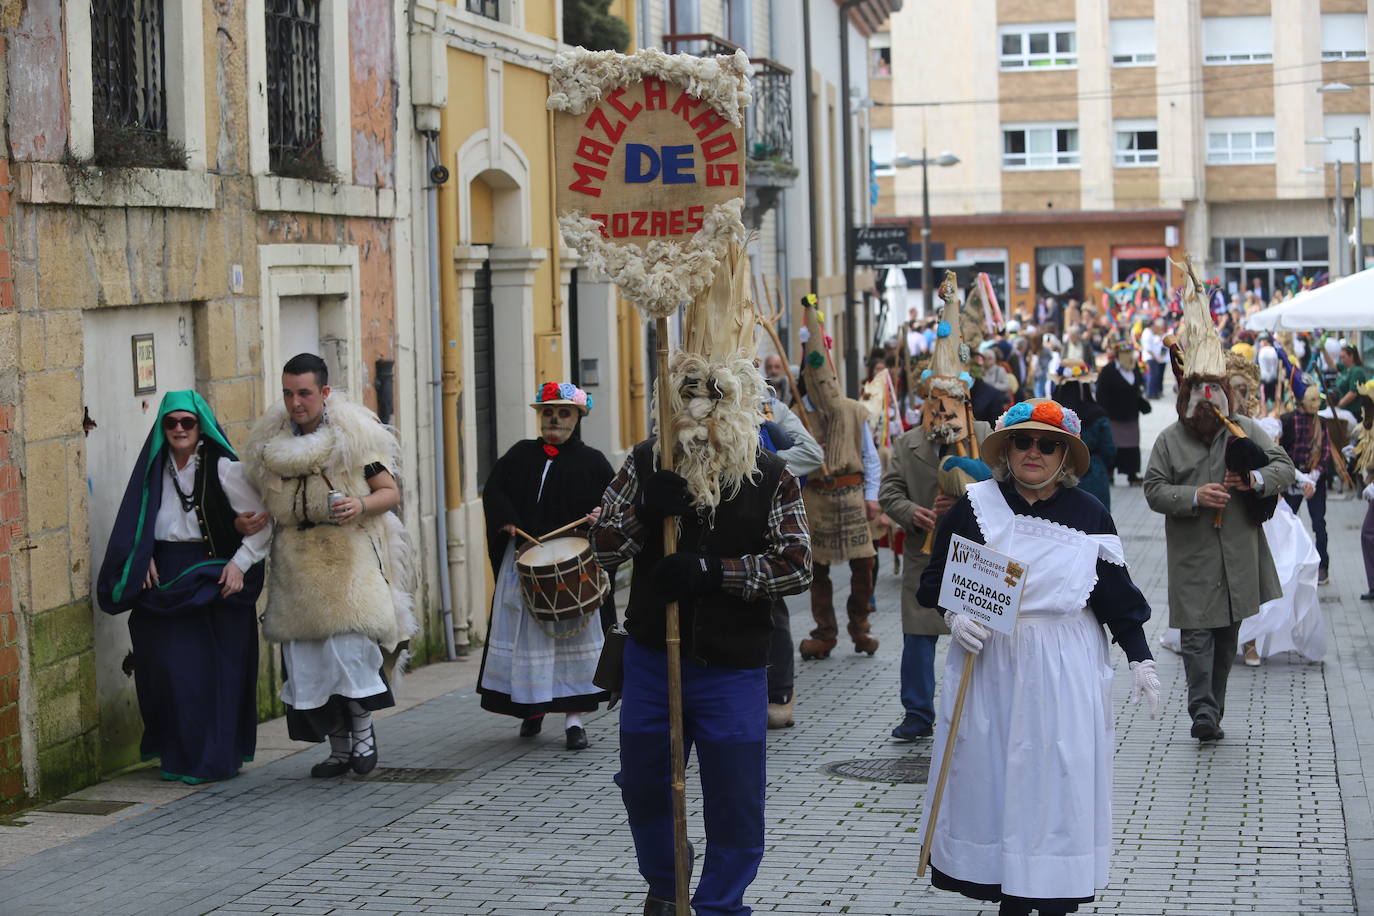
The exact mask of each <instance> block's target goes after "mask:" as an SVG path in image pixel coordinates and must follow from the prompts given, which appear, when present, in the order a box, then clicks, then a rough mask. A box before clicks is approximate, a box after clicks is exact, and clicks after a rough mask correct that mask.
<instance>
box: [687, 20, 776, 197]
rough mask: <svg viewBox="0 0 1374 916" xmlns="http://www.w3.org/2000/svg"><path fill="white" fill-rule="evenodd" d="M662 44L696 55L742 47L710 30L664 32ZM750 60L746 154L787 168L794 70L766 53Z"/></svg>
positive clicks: (711, 53) (724, 52)
mask: <svg viewBox="0 0 1374 916" xmlns="http://www.w3.org/2000/svg"><path fill="white" fill-rule="evenodd" d="M663 47H664V48H665V49H666V50H667V51H668V53H669V54H679V53H680V54H691V55H694V56H696V57H710V56H714V55H717V54H734V53H735V52H736V51H739V50H741V48H740V46H739V45H737V44H735V43H734V42H732V41H729V40H727V39H724V38H721V37H720V36H719V35H712V34H710V33H709V32H697V33H693V34H684V35H664V36H663ZM749 62H750V63H751V64H753V65H754V79H753V86H754V102H753V104H752V105H750V106H749V111H748V113H747V114H746V116H745V117H746V121H745V147H744V148H745V154H746V155H747V156H748V158H749V159H751V160H755V161H756V162H770V163H773V164H775V165H779V166H782V167H783V168H782V171H784V172H786V171H788V168H787V167H789V166H791V164H792V71H791V70H789V69H788V68H787V67H784V66H783V65H782V64H780V63H778V62H776V61H772V60H769V59H768V58H766V57H751V58H749ZM752 165H753V164H752V163H751V168H752Z"/></svg>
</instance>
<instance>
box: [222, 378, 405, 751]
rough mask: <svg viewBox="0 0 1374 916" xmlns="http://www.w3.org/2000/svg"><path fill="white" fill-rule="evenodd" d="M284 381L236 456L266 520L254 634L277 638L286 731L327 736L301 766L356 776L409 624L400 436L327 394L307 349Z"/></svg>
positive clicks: (388, 702) (389, 702) (389, 701)
mask: <svg viewBox="0 0 1374 916" xmlns="http://www.w3.org/2000/svg"><path fill="white" fill-rule="evenodd" d="M282 389H283V391H282V393H283V403H281V404H277V405H275V406H273V407H271V408H269V409H268V411H267V413H266V414H265V415H264V416H263V417H262V419H260V420H259V421H258V422H257V424H256V425H255V426H254V427H253V431H252V434H251V435H250V437H249V440H248V447H247V448H246V449H245V450H244V455H243V461H244V465H245V467H246V469H247V471H248V473H249V476H250V479H251V480H252V481H253V484H254V486H255V487H256V488H257V490H258V492H259V494H260V495H261V496H262V501H263V504H264V505H265V506H266V507H267V512H268V514H269V515H270V516H271V518H272V520H273V521H274V523H275V525H276V527H275V534H274V536H273V539H272V553H271V564H270V572H269V575H268V592H267V594H268V597H267V611H266V613H265V614H264V615H263V621H262V632H263V636H264V637H266V638H267V640H268V641H269V642H273V643H278V644H280V646H281V654H282V663H283V674H284V680H283V683H282V688H281V699H282V702H283V703H285V704H286V724H287V732H288V733H289V734H290V736H291V738H292V739H293V740H296V741H313V742H321V741H324V740H325V739H326V738H328V739H329V745H330V752H331V753H330V756H329V758H328V759H326V760H325V761H323V762H322V763H318V764H316V765H315V766H314V767H313V768H312V769H311V775H312V776H317V777H330V776H340V775H343V774H344V773H345V772H347V771H349V770H350V769H351V770H352V771H353V772H355V773H358V774H365V773H368V772H371V770H372V769H373V768H374V767H376V765H377V760H378V752H377V740H376V735H375V733H374V730H373V726H372V713H373V712H375V711H376V710H378V709H385V708H387V707H389V706H394V705H395V698H394V697H393V696H392V693H391V686H390V678H391V677H392V676H393V673H394V670H395V668H396V666H397V665H400V666H403V665H404V656H405V654H406V653H405V651H404V650H405V643H406V641H407V640H408V639H409V637H410V636H411V635H412V634H413V633H414V632H415V629H416V626H415V616H414V613H413V602H414V598H413V593H414V588H413V585H412V572H411V570H412V553H411V548H410V544H409V541H408V539H407V537H406V533H405V528H404V527H403V526H402V525H401V520H400V519H399V518H398V517H397V516H396V515H395V514H394V513H393V512H392V511H391V510H392V509H393V508H394V507H395V506H397V505H398V504H399V503H400V499H401V494H400V490H399V488H398V484H397V482H396V477H395V476H393V474H394V472H395V471H396V470H397V468H398V467H399V463H400V445H399V443H398V442H397V440H396V436H395V433H394V432H393V431H392V430H391V428H390V427H387V426H384V425H382V423H381V422H380V421H379V420H378V419H377V415H376V414H374V413H373V412H372V411H370V410H368V409H367V408H366V407H363V406H362V405H360V404H354V403H352V402H350V401H347V400H345V399H344V398H343V397H342V396H333V397H331V392H330V388H329V370H328V368H327V367H326V365H325V362H324V360H322V359H320V358H319V357H318V356H315V355H314V354H310V353H302V354H300V355H298V356H295V357H292V359H291V360H290V361H288V362H287V364H286V366H285V367H284V368H283V369H282ZM331 491H332V492H333V493H334V496H333V499H332V500H331ZM384 669H385V670H384Z"/></svg>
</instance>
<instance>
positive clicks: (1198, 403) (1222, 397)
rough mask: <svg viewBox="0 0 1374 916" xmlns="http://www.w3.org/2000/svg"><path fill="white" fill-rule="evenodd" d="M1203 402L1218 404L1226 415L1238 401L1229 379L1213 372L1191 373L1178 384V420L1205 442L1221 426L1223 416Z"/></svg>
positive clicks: (1209, 439) (1210, 439)
mask: <svg viewBox="0 0 1374 916" xmlns="http://www.w3.org/2000/svg"><path fill="white" fill-rule="evenodd" d="M1204 402H1206V403H1208V404H1213V405H1215V406H1216V407H1217V408H1218V409H1219V410H1220V411H1221V413H1222V415H1223V416H1227V417H1229V416H1230V415H1231V404H1233V403H1234V402H1235V398H1234V396H1232V394H1231V388H1230V385H1229V384H1228V383H1227V381H1226V379H1224V378H1221V377H1220V376H1212V375H1190V376H1187V377H1186V378H1184V379H1183V381H1182V382H1180V383H1179V386H1178V401H1177V402H1176V406H1177V408H1178V419H1179V422H1180V423H1182V424H1183V425H1184V426H1186V427H1187V428H1188V430H1189V431H1190V432H1191V433H1192V434H1193V435H1194V436H1197V437H1198V439H1200V440H1202V441H1203V442H1211V441H1212V439H1213V438H1214V437H1215V436H1216V434H1217V433H1218V432H1219V431H1220V430H1221V427H1222V423H1221V417H1219V416H1217V412H1216V411H1215V410H1212V409H1211V408H1210V407H1206V406H1204Z"/></svg>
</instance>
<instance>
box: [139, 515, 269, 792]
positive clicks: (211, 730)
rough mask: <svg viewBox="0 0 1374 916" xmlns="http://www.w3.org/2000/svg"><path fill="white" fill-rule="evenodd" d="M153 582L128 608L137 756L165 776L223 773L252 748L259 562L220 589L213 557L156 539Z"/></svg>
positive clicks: (201, 777)
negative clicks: (237, 582) (138, 725)
mask: <svg viewBox="0 0 1374 916" xmlns="http://www.w3.org/2000/svg"><path fill="white" fill-rule="evenodd" d="M154 557H155V559H156V561H157V569H158V578H159V579H160V580H161V585H159V586H158V587H157V588H153V589H149V590H148V591H147V592H145V593H144V594H143V595H142V596H140V598H139V600H138V602H137V603H136V604H135V606H134V609H133V612H132V613H131V614H130V615H129V636H130V637H131V638H132V640H133V649H134V686H135V688H136V689H137V692H138V709H139V713H140V714H141V715H142V716H143V741H142V744H141V746H140V750H141V751H142V754H143V758H144V759H145V760H151V759H152V758H154V757H160V758H161V761H162V765H161V768H162V775H163V778H165V779H180V780H182V781H184V782H188V783H193V784H194V783H198V782H208V781H210V780H215V779H225V778H227V777H229V776H233V775H234V774H235V773H237V772H238V771H239V767H241V766H242V765H243V763H244V762H245V761H248V760H252V759H253V752H254V750H255V748H256V746H257V734H258V731H257V677H258V625H257V618H256V616H255V613H254V607H255V604H256V602H257V597H258V594H259V593H260V592H261V591H262V585H263V564H261V563H258V564H257V565H255V566H254V567H253V568H252V569H250V570H248V571H247V572H246V573H245V575H244V588H243V591H241V592H239V593H238V594H236V595H232V596H230V597H228V598H223V597H221V596H220V593H219V591H220V585H219V584H218V583H217V581H216V580H217V579H218V578H219V576H220V573H221V572H223V570H224V561H223V560H213V559H210V558H207V557H206V555H205V548H204V546H203V545H201V544H195V543H172V542H168V541H158V542H157V545H156V548H155V552H154Z"/></svg>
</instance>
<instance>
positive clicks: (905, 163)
mask: <svg viewBox="0 0 1374 916" xmlns="http://www.w3.org/2000/svg"><path fill="white" fill-rule="evenodd" d="M958 164H959V157H958V156H956V155H954V154H953V153H951V152H950V151H949V150H945V151H944V152H943V153H941V154H940V155H938V156H936V157H935V158H934V159H930V158H927V156H926V151H925V147H922V148H921V158H920V159H913V158H912V157H910V156H908V155H907V154H906V153H901V154H899V155H898V156H897V158H896V159H893V160H892V167H893V168H896V169H909V168H913V167H915V166H918V165H919V166H920V167H921V297H922V299H923V300H924V301H925V309H924V313H925V314H926V315H930V314H931V313H932V312H933V311H934V309H935V290H934V288H933V287H932V283H933V282H934V281H933V278H932V275H931V270H930V175H929V170H928V166H930V165H939V166H950V165H958Z"/></svg>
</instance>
